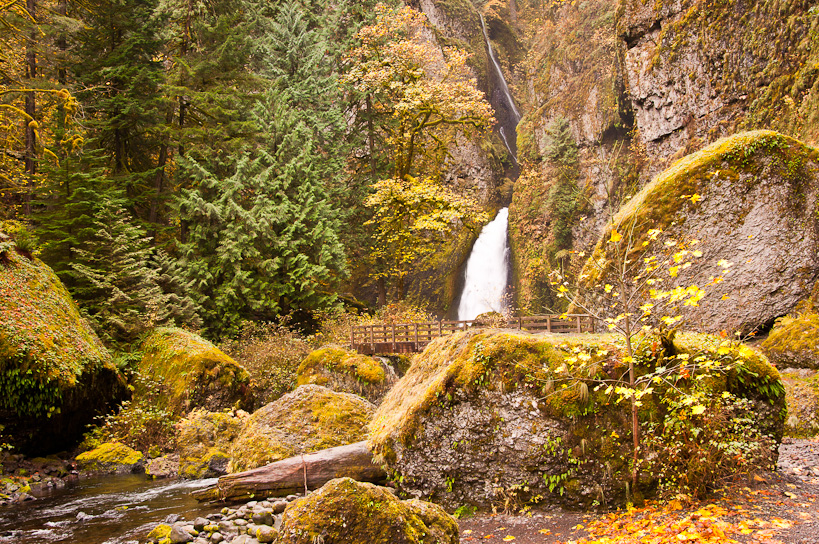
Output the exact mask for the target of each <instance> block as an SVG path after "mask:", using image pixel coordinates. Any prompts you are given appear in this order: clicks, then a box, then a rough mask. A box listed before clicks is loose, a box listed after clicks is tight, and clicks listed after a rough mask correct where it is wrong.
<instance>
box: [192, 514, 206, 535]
mask: <svg viewBox="0 0 819 544" xmlns="http://www.w3.org/2000/svg"><path fill="white" fill-rule="evenodd" d="M206 525H208V520H207V519H205V518H201V517H200V518H196V519H195V520H193V528H194V529H196V530H197V531H199V532H202V531H204V530H205V526H206Z"/></svg>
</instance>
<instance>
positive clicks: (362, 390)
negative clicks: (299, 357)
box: [297, 346, 398, 403]
mask: <svg viewBox="0 0 819 544" xmlns="http://www.w3.org/2000/svg"><path fill="white" fill-rule="evenodd" d="M397 381H398V376H397V375H396V374H395V371H394V370H393V369H392V367H390V366H388V365H385V364H383V363H381V362H380V361H378V360H376V359H374V358H372V357H368V356H367V355H360V354H358V353H355V352H350V351H347V350H345V349H342V348H340V347H336V346H327V347H323V348H321V349H318V350H316V351H314V352H312V353H310V355H308V356H307V357H306V358H305V359H304V361H302V363H301V364H300V365H299V369H298V373H297V383H298V385H309V384H315V385H323V386H325V387H327V388H329V389H332V390H333V391H340V392H345V393H354V394H356V395H361V396H362V397H364V398H366V399H367V400H369V401H370V402H374V403H378V402H380V401H381V399H382V398H383V397H384V395H385V394H386V393H387V391H389V389H390V387H392V386H393V385H394V384H395V382H397Z"/></svg>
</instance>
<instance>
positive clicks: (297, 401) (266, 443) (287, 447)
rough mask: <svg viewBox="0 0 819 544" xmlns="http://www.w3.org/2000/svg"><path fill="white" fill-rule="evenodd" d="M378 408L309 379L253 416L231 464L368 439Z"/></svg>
mask: <svg viewBox="0 0 819 544" xmlns="http://www.w3.org/2000/svg"><path fill="white" fill-rule="evenodd" d="M374 411H375V406H374V405H373V404H372V403H370V402H368V401H366V400H364V399H363V398H361V397H359V396H357V395H352V394H349V393H336V392H334V391H331V390H329V389H327V388H326V387H322V386H319V385H303V386H301V387H299V388H298V389H296V390H295V391H293V392H292V393H288V394H287V395H285V396H283V397H281V398H280V399H278V400H276V401H274V402H271V403H269V404H267V405H265V406H263V407H262V408H260V409H259V410H257V411H256V412H254V413H253V415H251V416H250V417H249V418H248V419H247V421H246V422H245V423H244V425H243V427H242V430H241V432H240V433H239V436H238V438H237V439H236V441H235V442H234V444H233V447H232V448H231V449H230V459H231V461H230V470H231V472H236V471H240V470H248V469H251V468H256V467H260V466H262V465H266V464H268V463H272V462H274V461H279V460H281V459H286V458H288V457H292V456H294V455H298V454H300V453H309V452H313V451H318V450H322V449H326V448H332V447H335V446H342V445H345V444H351V443H353V442H357V441H360V440H363V439H364V438H365V437H366V426H367V423H368V422H369V420H370V417H371V416H372V414H373V412H374ZM251 508H252V507H251Z"/></svg>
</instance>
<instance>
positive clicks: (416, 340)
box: [415, 323, 418, 349]
mask: <svg viewBox="0 0 819 544" xmlns="http://www.w3.org/2000/svg"><path fill="white" fill-rule="evenodd" d="M415 349H418V323H415Z"/></svg>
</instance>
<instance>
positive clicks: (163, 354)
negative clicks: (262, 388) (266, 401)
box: [137, 327, 250, 414]
mask: <svg viewBox="0 0 819 544" xmlns="http://www.w3.org/2000/svg"><path fill="white" fill-rule="evenodd" d="M142 352H143V357H142V360H141V361H140V363H139V371H140V373H142V374H145V375H148V376H151V377H153V378H156V379H160V380H161V381H162V383H163V384H164V385H165V386H166V387H167V388H168V390H169V394H168V396H167V397H166V398H165V399H164V400H165V402H167V406H168V407H169V408H171V409H172V410H173V411H174V412H175V413H177V414H179V413H183V412H185V411H187V410H189V409H190V408H194V407H197V406H204V407H207V408H211V409H213V408H224V407H229V406H231V405H232V404H234V403H236V402H239V403H240V404H241V405H243V406H244V405H247V404H250V399H249V398H247V397H248V385H249V382H250V376H249V374H248V373H247V371H246V370H245V369H244V368H243V367H241V366H240V365H239V364H238V363H236V362H235V361H234V360H233V359H231V358H230V357H228V356H227V355H225V354H224V353H223V352H222V351H220V350H219V349H218V348H216V346H214V345H213V344H211V343H210V342H208V341H207V340H205V339H204V338H202V337H200V336H198V335H196V334H193V333H190V332H187V331H184V330H182V329H177V328H171V327H162V328H157V329H155V330H154V331H153V332H152V333H151V334H150V335H149V336H148V337H147V338H146V339H145V341H144V342H143V343H142ZM137 393H140V392H139V391H137ZM225 405H226V406H225Z"/></svg>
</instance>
